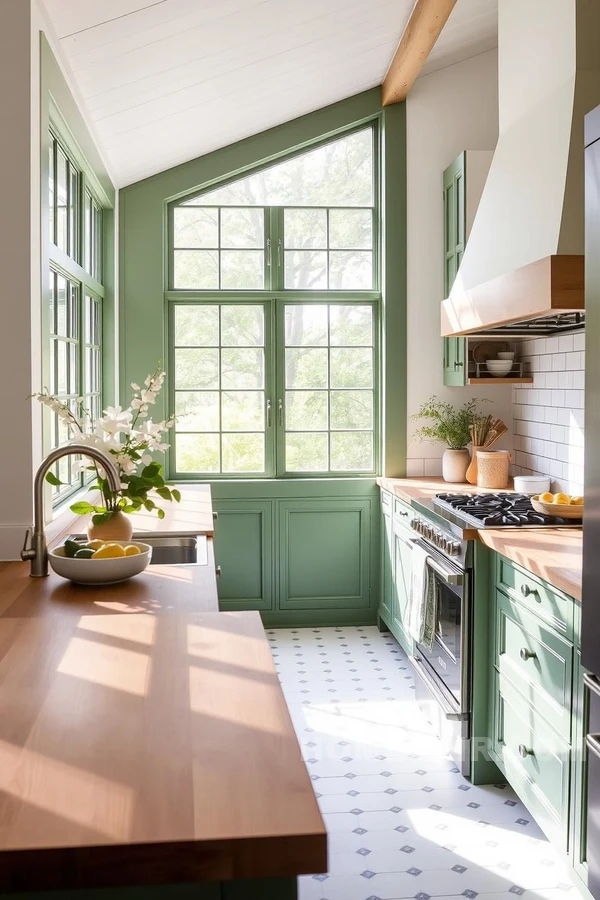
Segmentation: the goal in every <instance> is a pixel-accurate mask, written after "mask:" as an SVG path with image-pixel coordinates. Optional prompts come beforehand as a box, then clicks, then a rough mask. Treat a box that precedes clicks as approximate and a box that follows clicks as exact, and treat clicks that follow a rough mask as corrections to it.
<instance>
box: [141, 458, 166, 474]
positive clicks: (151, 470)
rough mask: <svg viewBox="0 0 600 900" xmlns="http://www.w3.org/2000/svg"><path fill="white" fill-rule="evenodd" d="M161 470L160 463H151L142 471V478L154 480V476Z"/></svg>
mask: <svg viewBox="0 0 600 900" xmlns="http://www.w3.org/2000/svg"><path fill="white" fill-rule="evenodd" d="M161 470H162V466H161V464H160V463H157V462H151V463H150V464H149V465H147V466H145V467H144V468H143V469H142V478H154V477H155V476H156V475H160V473H161Z"/></svg>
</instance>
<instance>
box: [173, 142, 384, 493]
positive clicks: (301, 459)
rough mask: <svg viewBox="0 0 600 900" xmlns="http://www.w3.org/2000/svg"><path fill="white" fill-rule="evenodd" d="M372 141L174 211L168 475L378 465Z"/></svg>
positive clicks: (240, 182)
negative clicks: (172, 418) (172, 426)
mask: <svg viewBox="0 0 600 900" xmlns="http://www.w3.org/2000/svg"><path fill="white" fill-rule="evenodd" d="M375 138H376V134H375V131H374V129H373V128H372V127H370V126H369V127H367V128H362V129H360V130H357V131H354V132H352V133H350V134H347V135H345V136H343V137H341V138H337V139H335V140H332V141H329V142H328V143H325V144H323V145H321V146H318V147H316V148H314V149H312V150H309V151H305V152H303V153H298V154H295V155H292V156H290V157H289V158H287V159H285V160H283V161H282V162H279V163H277V164H275V165H272V166H269V167H267V168H264V169H262V170H260V171H257V172H254V173H251V174H249V175H247V176H245V177H243V178H240V179H237V180H235V181H232V182H230V183H227V184H224V185H222V186H219V187H217V188H214V189H212V190H209V191H206V192H204V193H203V194H201V195H199V196H195V197H192V198H191V199H188V200H185V201H184V202H179V203H178V204H176V205H174V206H173V207H172V208H171V219H170V234H171V267H170V291H169V292H168V294H167V299H168V301H169V302H170V304H171V307H172V311H171V316H170V323H171V324H170V334H171V347H172V351H171V352H172V360H171V363H172V366H171V373H172V388H173V398H174V410H173V411H174V412H175V414H176V415H177V425H176V434H175V441H174V444H175V449H174V457H173V459H172V462H173V468H174V470H175V473H177V474H181V475H194V474H198V475H203V474H204V475H214V476H231V475H245V474H246V475H248V474H253V475H271V476H272V475H284V474H285V475H306V474H320V475H325V474H348V473H372V472H373V471H375V469H376V449H377V448H376V434H377V430H376V422H377V399H378V398H377V377H378V373H377V365H376V341H377V333H378V322H379V316H378V310H379V299H380V295H379V293H378V292H377V288H378V282H379V279H378V272H377V265H376V260H377V253H376V234H377V229H376V216H377V203H376V195H377V192H376V186H375V182H376V179H375V169H376V165H375V156H376V155H375V149H374V148H375ZM182 295H184V297H185V300H184V299H183V298H182Z"/></svg>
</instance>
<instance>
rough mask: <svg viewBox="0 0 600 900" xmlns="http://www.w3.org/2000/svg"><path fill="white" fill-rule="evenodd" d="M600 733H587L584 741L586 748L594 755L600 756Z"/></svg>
mask: <svg viewBox="0 0 600 900" xmlns="http://www.w3.org/2000/svg"><path fill="white" fill-rule="evenodd" d="M599 737H600V735H597V734H588V735H586V739H585V742H586V744H587V747H588V750H591V751H592V753H593V754H594V755H595V756H598V757H600V740H599Z"/></svg>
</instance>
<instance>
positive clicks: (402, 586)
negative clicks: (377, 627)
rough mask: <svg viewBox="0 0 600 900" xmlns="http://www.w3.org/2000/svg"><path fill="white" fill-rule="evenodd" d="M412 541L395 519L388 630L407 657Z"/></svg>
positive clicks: (409, 651)
mask: <svg viewBox="0 0 600 900" xmlns="http://www.w3.org/2000/svg"><path fill="white" fill-rule="evenodd" d="M413 541H414V538H413V536H412V532H411V530H410V529H409V528H408V527H407V526H406V525H404V524H403V523H402V522H399V521H398V519H397V518H395V519H394V522H393V558H394V563H393V565H394V583H393V590H392V609H391V622H390V629H391V632H392V634H393V635H394V637H395V638H396V640H397V641H398V643H399V644H400V645H401V646H402V647H403V649H404V650H405V651H406V653H408V654H409V655H410V654H412V652H413V639H412V637H411V636H410V632H409V628H408V619H409V614H410V595H411V581H412V544H413Z"/></svg>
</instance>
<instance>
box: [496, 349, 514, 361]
mask: <svg viewBox="0 0 600 900" xmlns="http://www.w3.org/2000/svg"><path fill="white" fill-rule="evenodd" d="M514 358H515V351H514V350H510V351H508V350H504V351H502V352H501V353H499V354H498V359H510V360H511V362H512V360H513V359H514Z"/></svg>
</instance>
